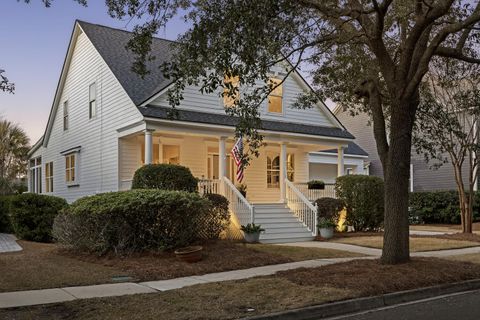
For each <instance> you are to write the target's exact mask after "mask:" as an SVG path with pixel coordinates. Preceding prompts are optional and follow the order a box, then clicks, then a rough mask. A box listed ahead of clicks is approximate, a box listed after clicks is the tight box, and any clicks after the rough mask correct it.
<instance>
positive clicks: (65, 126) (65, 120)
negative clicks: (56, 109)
mask: <svg viewBox="0 0 480 320" xmlns="http://www.w3.org/2000/svg"><path fill="white" fill-rule="evenodd" d="M65 130H68V101H65V102H64V103H63V131H65Z"/></svg>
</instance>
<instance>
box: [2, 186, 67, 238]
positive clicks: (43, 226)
mask: <svg viewBox="0 0 480 320" xmlns="http://www.w3.org/2000/svg"><path fill="white" fill-rule="evenodd" d="M66 207H68V204H67V202H66V201H65V200H64V199H63V198H59V197H53V196H46V195H41V194H35V193H23V194H20V195H15V196H12V197H11V201H10V217H11V221H12V226H13V230H14V232H15V235H16V236H17V237H19V238H20V239H25V240H30V241H37V242H50V241H51V240H52V225H53V220H54V219H55V217H56V216H57V214H58V213H59V212H60V211H61V210H62V209H64V208H66Z"/></svg>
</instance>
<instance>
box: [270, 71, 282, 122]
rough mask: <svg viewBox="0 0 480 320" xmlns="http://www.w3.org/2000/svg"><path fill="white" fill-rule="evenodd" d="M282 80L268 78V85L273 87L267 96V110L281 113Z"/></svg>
mask: <svg viewBox="0 0 480 320" xmlns="http://www.w3.org/2000/svg"><path fill="white" fill-rule="evenodd" d="M281 82H282V80H280V79H277V78H270V82H269V85H270V86H272V88H274V89H273V90H272V92H270V94H269V96H268V112H273V113H282V112H283V106H282V103H283V102H282V100H283V84H281Z"/></svg>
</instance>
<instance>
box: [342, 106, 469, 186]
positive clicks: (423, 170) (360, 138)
mask: <svg viewBox="0 0 480 320" xmlns="http://www.w3.org/2000/svg"><path fill="white" fill-rule="evenodd" d="M333 112H334V114H335V116H336V117H337V119H339V120H340V121H341V122H342V124H343V125H344V126H345V128H347V130H348V131H349V132H351V133H352V134H353V135H354V136H355V142H356V143H357V144H358V145H359V146H360V147H361V148H362V149H364V150H366V152H368V161H369V162H370V166H369V174H370V175H374V176H378V177H382V178H383V169H382V163H381V162H380V158H379V156H378V152H377V146H376V143H375V138H374V136H373V127H372V126H371V125H370V117H369V116H368V115H367V114H365V113H360V114H358V115H355V116H352V115H351V114H350V112H349V111H345V110H343V108H342V107H340V106H337V107H336V108H335V109H334V111H333ZM446 156H447V158H448V155H446ZM434 163H435V162H432V163H427V162H426V161H425V159H424V157H423V155H419V154H417V153H416V151H415V150H412V159H411V164H410V191H412V192H416V191H441V190H456V188H457V185H456V183H455V173H454V170H453V167H452V165H451V164H450V163H445V164H443V165H442V166H441V167H439V168H438V169H435V168H432V165H433V164H434ZM467 169H468V168H467V164H465V168H464V170H463V174H464V181H468V179H467V177H468V171H467Z"/></svg>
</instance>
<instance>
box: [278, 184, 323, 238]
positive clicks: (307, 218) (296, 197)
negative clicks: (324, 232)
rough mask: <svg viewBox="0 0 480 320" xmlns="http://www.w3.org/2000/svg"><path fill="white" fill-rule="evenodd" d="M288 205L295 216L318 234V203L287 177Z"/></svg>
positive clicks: (313, 232)
mask: <svg viewBox="0 0 480 320" xmlns="http://www.w3.org/2000/svg"><path fill="white" fill-rule="evenodd" d="M285 188H286V196H287V206H288V207H289V208H290V210H292V211H293V213H294V214H295V216H296V217H297V218H298V219H299V220H300V221H301V222H302V223H303V224H304V225H305V226H306V227H307V228H308V229H309V230H310V231H311V232H312V235H313V236H316V235H317V205H316V204H315V205H314V204H312V203H311V202H310V201H309V200H308V199H307V197H305V195H304V194H303V193H302V192H301V191H300V190H298V189H297V188H296V187H295V185H294V184H293V183H292V182H291V181H289V180H288V179H285Z"/></svg>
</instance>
